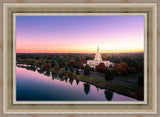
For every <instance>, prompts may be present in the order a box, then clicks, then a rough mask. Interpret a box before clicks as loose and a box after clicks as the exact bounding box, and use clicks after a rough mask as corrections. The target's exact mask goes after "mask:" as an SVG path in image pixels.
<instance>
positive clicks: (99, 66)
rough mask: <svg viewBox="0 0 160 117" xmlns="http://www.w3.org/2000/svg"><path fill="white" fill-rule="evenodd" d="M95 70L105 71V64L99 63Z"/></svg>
mask: <svg viewBox="0 0 160 117" xmlns="http://www.w3.org/2000/svg"><path fill="white" fill-rule="evenodd" d="M96 71H98V72H103V73H104V72H105V71H106V66H105V65H104V63H99V64H98V65H97V66H96Z"/></svg>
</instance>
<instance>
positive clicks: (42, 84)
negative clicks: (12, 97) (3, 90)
mask: <svg viewBox="0 0 160 117" xmlns="http://www.w3.org/2000/svg"><path fill="white" fill-rule="evenodd" d="M16 100H17V101H136V99H133V98H130V97H127V96H123V95H120V94H117V93H114V92H111V91H107V90H105V89H100V88H98V87H96V86H93V85H88V84H86V83H85V82H81V81H78V80H73V79H70V78H59V77H57V76H54V75H53V76H52V75H51V74H45V73H40V72H38V70H33V69H27V68H21V67H16Z"/></svg>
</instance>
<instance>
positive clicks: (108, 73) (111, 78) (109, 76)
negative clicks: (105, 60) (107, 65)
mask: <svg viewBox="0 0 160 117" xmlns="http://www.w3.org/2000/svg"><path fill="white" fill-rule="evenodd" d="M104 78H105V80H113V76H112V73H111V71H110V70H109V69H107V70H106V73H105V76H104Z"/></svg>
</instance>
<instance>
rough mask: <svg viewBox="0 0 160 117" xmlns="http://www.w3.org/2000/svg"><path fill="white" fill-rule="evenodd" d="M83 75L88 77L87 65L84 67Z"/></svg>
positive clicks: (88, 69)
mask: <svg viewBox="0 0 160 117" xmlns="http://www.w3.org/2000/svg"><path fill="white" fill-rule="evenodd" d="M84 75H85V76H89V75H90V67H89V66H88V65H86V66H85V67H84Z"/></svg>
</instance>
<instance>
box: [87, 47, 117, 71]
mask: <svg viewBox="0 0 160 117" xmlns="http://www.w3.org/2000/svg"><path fill="white" fill-rule="evenodd" d="M99 63H104V65H105V66H106V67H110V66H112V67H114V63H112V62H110V61H103V60H102V58H101V54H100V53H99V47H97V53H96V55H95V58H94V60H87V65H89V66H90V67H93V68H95V67H96V66H97V65H98V64H99Z"/></svg>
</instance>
